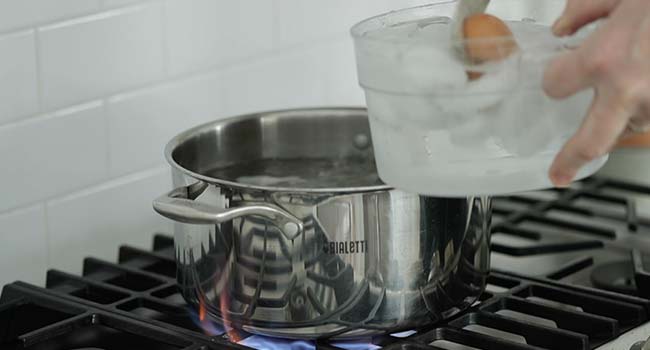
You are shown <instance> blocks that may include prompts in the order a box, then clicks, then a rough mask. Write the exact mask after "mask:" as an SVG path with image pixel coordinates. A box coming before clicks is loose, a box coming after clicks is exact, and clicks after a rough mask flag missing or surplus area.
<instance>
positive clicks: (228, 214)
mask: <svg viewBox="0 0 650 350" xmlns="http://www.w3.org/2000/svg"><path fill="white" fill-rule="evenodd" d="M196 186H197V185H191V186H186V187H179V188H177V189H174V190H172V191H171V192H169V193H167V194H164V195H162V196H160V197H158V198H157V199H155V200H154V201H153V208H154V210H155V211H156V212H158V214H160V215H162V216H164V217H166V218H168V219H172V220H175V221H178V222H182V223H186V224H220V223H224V222H227V221H230V220H232V219H236V218H239V217H243V216H262V217H265V218H268V219H269V220H271V221H273V222H274V223H275V224H276V225H277V226H278V227H279V228H280V229H281V230H282V233H283V234H284V235H285V236H286V237H287V238H288V239H294V238H296V237H297V236H298V235H299V234H300V233H301V232H302V230H303V223H302V221H300V219H298V218H297V217H295V216H293V215H291V214H290V213H287V212H286V211H284V210H282V209H281V208H280V207H278V206H275V205H272V204H267V203H255V204H247V205H243V206H240V207H235V208H228V209H222V208H218V207H216V206H213V205H209V204H205V203H201V202H195V201H193V200H192V199H190V198H192V196H191V195H190V194H191V193H195V192H196ZM198 186H199V188H200V189H199V192H202V190H204V189H205V188H206V187H207V186H206V185H204V184H202V185H198ZM201 189H202V190H201ZM194 197H195V196H194Z"/></svg>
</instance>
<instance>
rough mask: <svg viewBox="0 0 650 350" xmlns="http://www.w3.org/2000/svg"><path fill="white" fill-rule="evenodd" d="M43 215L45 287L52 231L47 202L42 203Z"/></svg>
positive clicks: (49, 263)
mask: <svg viewBox="0 0 650 350" xmlns="http://www.w3.org/2000/svg"><path fill="white" fill-rule="evenodd" d="M43 215H45V218H44V219H45V220H44V222H45V248H46V253H45V256H46V261H47V268H46V272H45V281H43V282H44V283H43V286H46V285H47V270H49V268H50V266H52V254H51V252H50V250H51V241H52V240H51V237H50V234H51V232H52V230H51V229H50V218H49V215H48V209H47V201H43Z"/></svg>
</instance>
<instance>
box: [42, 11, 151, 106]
mask: <svg viewBox="0 0 650 350" xmlns="http://www.w3.org/2000/svg"><path fill="white" fill-rule="evenodd" d="M38 45H39V50H40V60H39V64H40V70H41V74H42V77H41V81H42V94H43V103H44V105H45V107H46V108H54V107H60V106H63V105H66V104H70V103H75V102H79V101H84V100H88V99H92V98H95V97H98V96H101V95H104V94H107V93H112V92H117V91H119V90H121V89H126V88H131V87H134V86H138V85H142V84H145V83H147V82H151V81H154V80H157V79H161V78H162V77H163V75H164V64H163V62H164V59H163V39H162V11H161V6H160V4H159V3H150V4H147V5H140V6H137V7H127V8H124V9H119V10H113V11H110V12H106V13H102V14H98V15H93V16H89V17H84V18H80V19H75V20H71V21H68V22H65V23H62V24H56V25H52V26H48V27H45V28H41V29H40V30H39V33H38Z"/></svg>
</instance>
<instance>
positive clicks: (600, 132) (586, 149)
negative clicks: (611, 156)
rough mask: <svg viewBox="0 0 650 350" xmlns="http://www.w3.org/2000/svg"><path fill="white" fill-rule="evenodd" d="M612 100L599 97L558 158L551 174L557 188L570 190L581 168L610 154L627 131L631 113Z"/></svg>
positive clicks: (606, 97) (554, 162)
mask: <svg viewBox="0 0 650 350" xmlns="http://www.w3.org/2000/svg"><path fill="white" fill-rule="evenodd" d="M608 97H609V96H607V95H598V94H597V96H596V99H595V100H594V102H593V104H592V106H591V110H590V111H589V114H588V115H587V118H586V119H585V120H584V122H583V124H582V126H581V127H580V129H579V130H578V132H577V133H576V134H575V135H573V137H572V138H571V139H570V140H569V141H568V142H567V143H566V144H565V145H564V147H563V148H562V150H561V151H560V153H559V154H558V155H557V156H556V157H555V160H554V161H553V164H552V165H551V169H550V171H549V176H550V178H551V181H552V182H553V184H554V185H555V186H558V187H565V186H568V185H569V184H570V183H571V181H572V180H573V179H574V178H575V176H576V174H577V173H578V170H580V168H582V167H583V166H585V165H586V164H587V163H589V162H591V161H593V160H595V159H597V158H599V157H602V156H604V155H605V154H607V152H609V151H610V150H611V149H612V148H613V147H614V145H615V144H616V142H617V141H618V139H619V137H620V135H621V134H622V133H623V131H624V130H625V128H626V125H627V121H628V119H629V116H628V115H627V114H628V112H627V109H626V108H625V106H623V105H622V104H621V103H618V102H617V101H615V100H614V99H613V98H608Z"/></svg>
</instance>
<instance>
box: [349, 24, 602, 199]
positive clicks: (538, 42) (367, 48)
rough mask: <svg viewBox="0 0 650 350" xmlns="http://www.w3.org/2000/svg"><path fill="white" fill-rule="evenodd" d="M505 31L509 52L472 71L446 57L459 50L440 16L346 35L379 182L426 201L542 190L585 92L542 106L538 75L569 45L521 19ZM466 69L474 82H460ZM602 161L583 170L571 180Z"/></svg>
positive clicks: (575, 123)
mask: <svg viewBox="0 0 650 350" xmlns="http://www.w3.org/2000/svg"><path fill="white" fill-rule="evenodd" d="M389 16H390V15H389ZM385 22H386V23H388V22H390V21H385ZM507 23H508V25H509V27H510V29H511V30H512V31H513V33H514V36H515V39H516V41H517V43H518V45H519V50H518V51H517V52H516V53H515V54H513V55H511V56H510V57H508V58H507V59H506V60H504V61H501V62H496V63H494V62H493V63H490V64H485V65H483V66H473V67H468V66H467V65H465V64H464V63H463V61H462V60H460V59H459V58H458V57H457V56H456V55H455V54H454V52H455V51H454V50H455V49H457V48H458V45H462V43H452V42H451V41H450V37H451V36H450V35H449V30H450V29H451V27H452V26H451V21H450V19H449V18H446V17H429V18H425V19H419V20H416V21H404V22H401V23H397V24H386V25H382V26H379V27H378V28H375V29H374V30H368V31H367V32H365V33H363V34H362V35H358V36H357V37H355V43H356V52H357V66H358V72H359V81H360V84H361V86H362V87H363V88H364V90H365V93H366V102H367V105H368V110H369V117H370V125H371V131H372V137H373V144H374V147H375V157H376V159H377V168H378V172H379V176H380V177H381V179H382V180H383V181H384V182H386V183H387V184H389V185H391V186H395V187H397V188H400V189H402V190H406V191H410V192H415V193H420V194H428V195H433V196H466V195H485V194H505V193H511V192H517V191H527V190H535V189H541V188H547V187H551V183H550V181H549V180H548V169H549V167H550V164H551V162H552V160H553V158H554V156H555V155H556V154H557V152H558V151H559V149H560V148H561V146H562V145H563V144H564V142H566V141H567V140H568V138H569V137H570V136H571V135H572V134H573V133H574V132H575V131H576V130H577V129H578V127H579V125H580V123H581V121H582V119H583V117H584V115H585V114H586V112H587V108H588V106H589V104H590V101H591V99H592V98H593V93H592V92H591V91H586V92H583V93H580V94H578V95H576V96H573V97H571V98H568V99H565V100H561V101H560V100H552V99H550V98H548V97H547V96H546V95H545V94H544V92H543V89H542V80H543V72H544V68H545V66H546V64H547V63H548V62H549V60H550V59H552V58H553V57H555V55H557V54H558V53H560V52H562V51H563V50H566V46H567V45H568V43H569V42H570V41H562V40H560V39H557V38H555V37H554V36H553V35H552V34H551V31H550V29H549V28H548V27H546V26H542V25H539V24H536V23H534V22H531V21H509V22H507ZM569 40H570V39H569ZM468 69H471V70H472V71H480V72H482V73H483V76H482V77H481V78H480V79H478V80H474V81H470V80H469V79H468V76H467V70H468ZM604 162H605V158H603V159H599V160H597V161H594V162H592V163H591V164H589V165H588V166H587V167H586V168H585V169H584V170H583V171H582V172H581V173H580V174H579V177H584V176H587V175H590V174H592V173H593V172H595V171H596V170H597V169H598V168H600V167H601V166H602V165H603V163H604Z"/></svg>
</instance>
